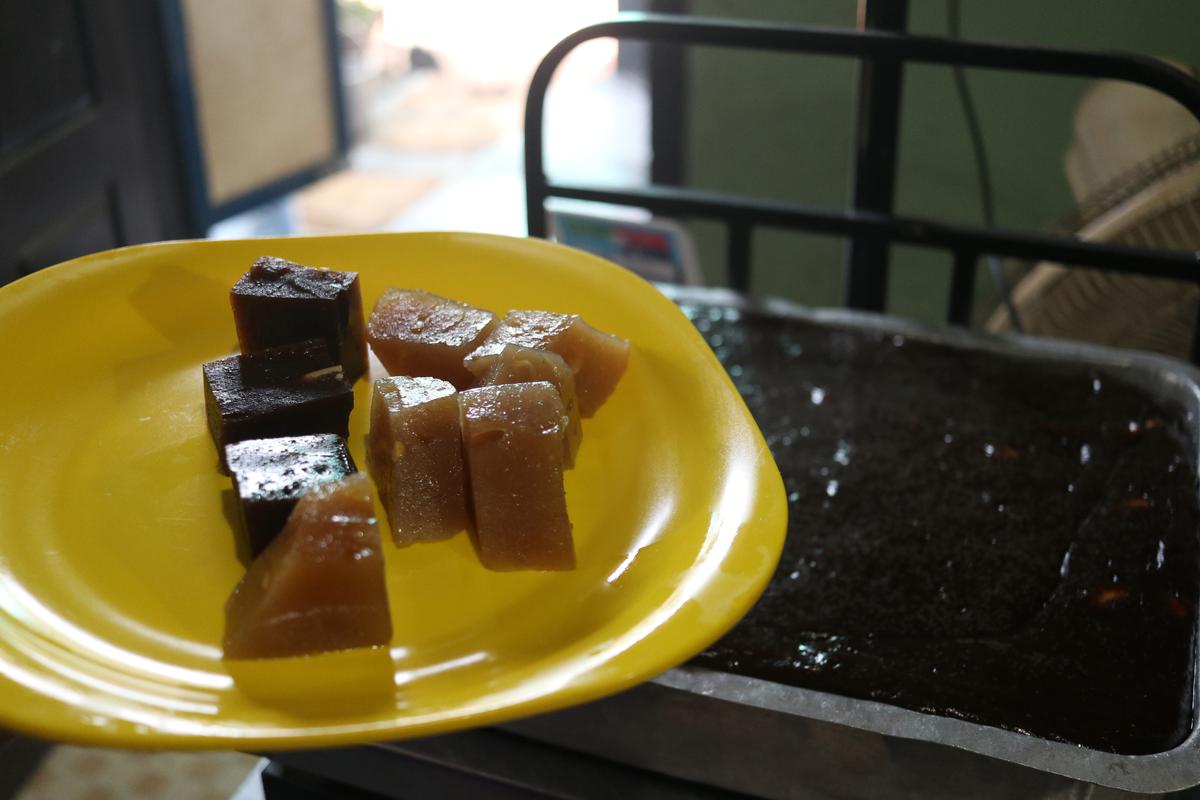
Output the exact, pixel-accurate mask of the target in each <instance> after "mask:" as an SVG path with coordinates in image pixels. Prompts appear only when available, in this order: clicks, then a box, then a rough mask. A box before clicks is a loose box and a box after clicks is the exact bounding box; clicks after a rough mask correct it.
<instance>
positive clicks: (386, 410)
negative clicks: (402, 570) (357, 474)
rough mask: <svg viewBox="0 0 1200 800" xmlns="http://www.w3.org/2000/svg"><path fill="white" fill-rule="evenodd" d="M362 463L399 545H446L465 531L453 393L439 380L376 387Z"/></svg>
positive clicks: (402, 380)
mask: <svg viewBox="0 0 1200 800" xmlns="http://www.w3.org/2000/svg"><path fill="white" fill-rule="evenodd" d="M374 388H375V391H374V395H373V396H372V399H371V432H370V434H369V436H368V437H367V461H368V464H369V466H370V469H371V474H372V475H373V476H374V478H375V483H376V485H377V486H378V487H379V492H380V494H381V495H382V497H383V504H384V507H385V508H387V513H388V521H389V523H390V524H391V529H392V537H393V538H394V539H395V541H396V544H398V545H406V544H411V543H413V542H421V541H435V540H438V539H446V538H449V537H451V536H453V535H454V534H456V533H458V532H459V531H461V530H466V529H467V528H468V527H469V526H470V514H469V512H468V511H467V478H466V471H465V469H464V467H463V452H462V432H461V429H460V428H459V422H458V393H457V392H456V391H455V389H454V386H453V385H452V384H450V383H448V382H447V381H443V380H440V379H438V378H409V377H403V376H399V377H392V378H383V379H382V380H378V381H375V387H374Z"/></svg>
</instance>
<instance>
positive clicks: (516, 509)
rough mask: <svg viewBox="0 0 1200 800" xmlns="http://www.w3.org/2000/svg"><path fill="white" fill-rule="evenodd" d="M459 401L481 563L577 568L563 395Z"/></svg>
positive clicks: (488, 390) (545, 387)
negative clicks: (568, 497) (568, 490)
mask: <svg viewBox="0 0 1200 800" xmlns="http://www.w3.org/2000/svg"><path fill="white" fill-rule="evenodd" d="M458 397H459V408H460V412H461V417H462V432H463V433H462V435H463V450H464V452H465V453H466V460H467V472H468V474H469V476H470V487H471V498H472V501H473V506H474V512H475V528H474V538H475V544H476V548H477V549H478V551H479V560H480V561H481V562H483V565H484V566H485V567H487V568H488V569H494V570H518V569H542V570H551V569H572V568H574V566H575V548H574V543H573V542H572V539H571V522H570V520H569V519H568V518H567V502H566V496H565V495H564V493H563V480H562V474H563V448H564V444H563V438H564V436H565V435H566V423H565V419H566V412H565V409H564V408H563V404H562V398H561V397H559V394H558V390H557V389H555V388H554V386H553V385H552V384H551V383H549V382H546V381H539V382H537V383H510V384H505V385H502V386H482V387H480V388H478V389H470V390H468V391H465V392H462V393H460V394H459V396H458Z"/></svg>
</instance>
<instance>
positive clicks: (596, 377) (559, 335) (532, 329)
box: [466, 311, 629, 417]
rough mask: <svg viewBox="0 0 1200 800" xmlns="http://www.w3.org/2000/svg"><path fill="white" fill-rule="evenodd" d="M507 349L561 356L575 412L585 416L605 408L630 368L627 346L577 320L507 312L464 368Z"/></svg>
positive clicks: (566, 315)
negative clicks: (568, 374)
mask: <svg viewBox="0 0 1200 800" xmlns="http://www.w3.org/2000/svg"><path fill="white" fill-rule="evenodd" d="M506 345H519V346H521V347H529V348H532V349H534V350H549V351H550V352H552V353H557V354H558V355H560V356H562V359H563V361H566V362H567V366H569V367H570V368H571V371H572V372H574V373H575V396H576V398H577V399H578V401H579V413H580V414H582V415H583V416H585V417H590V416H592V415H593V414H595V413H596V411H597V410H598V409H599V408H600V406H602V405H604V401H605V400H607V399H608V397H609V395H611V394H612V392H613V389H615V388H616V386H617V382H618V381H620V380H621V376H622V375H624V374H625V367H626V366H627V365H628V363H629V342H627V341H625V340H624V339H620V338H618V337H616V336H613V335H611V334H608V333H604V332H603V331H599V330H596V329H595V328H593V327H592V326H591V325H589V324H587V323H586V322H584V321H583V318H582V317H580V316H578V315H575V314H552V313H550V312H549V311H510V312H508V313H507V314H505V315H504V318H503V319H502V320H500V322H499V323H498V324H497V325H496V327H495V329H493V330H492V332H491V333H490V334H488V337H487V338H486V339H485V340H484V341H483V342H482V343H481V344H480V346H479V347H478V348H477V349H476V350H475V351H474V352H472V353H471V354H469V355H468V356H467V359H466V360H467V366H468V367H471V362H474V361H478V360H480V359H485V358H487V357H489V356H495V355H497V354H499V353H500V352H501V351H502V350H503V349H504V348H505V346H506Z"/></svg>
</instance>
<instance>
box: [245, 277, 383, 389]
mask: <svg viewBox="0 0 1200 800" xmlns="http://www.w3.org/2000/svg"><path fill="white" fill-rule="evenodd" d="M230 302H231V304H232V306H233V321H234V324H235V325H236V326H237V334H238V344H239V346H240V347H241V350H242V352H243V353H253V352H255V351H257V350H263V349H265V348H268V347H275V346H278V345H282V344H290V343H294V342H302V341H305V340H307V339H313V338H319V339H323V340H324V341H325V343H326V345H327V346H328V347H329V352H330V353H331V354H332V355H333V357H334V359H335V361H336V362H337V363H339V364H341V365H342V371H343V372H344V373H345V376H346V380H347V381H349V382H350V383H353V382H354V381H356V380H357V379H358V378H359V377H360V376H362V375H363V374H365V373H366V371H367V343H366V338H365V337H366V334H365V330H364V326H363V311H362V293H361V291H360V289H359V286H358V273H355V272H336V271H334V270H329V269H314V268H312V267H305V266H303V265H300V264H295V263H293V262H291V261H286V260H284V259H282V258H272V257H270V256H264V257H262V258H260V259H258V260H257V261H255V262H254V263H253V264H252V265H251V266H250V270H249V271H248V272H247V273H246V274H245V275H243V276H242V277H241V279H240V280H238V282H237V283H236V284H234V287H233V290H232V291H231V292H230Z"/></svg>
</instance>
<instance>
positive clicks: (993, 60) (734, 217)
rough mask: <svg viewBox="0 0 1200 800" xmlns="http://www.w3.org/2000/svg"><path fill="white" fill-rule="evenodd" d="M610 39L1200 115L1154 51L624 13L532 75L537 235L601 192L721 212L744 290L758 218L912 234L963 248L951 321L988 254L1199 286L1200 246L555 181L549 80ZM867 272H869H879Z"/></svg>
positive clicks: (1198, 88)
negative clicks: (972, 81)
mask: <svg viewBox="0 0 1200 800" xmlns="http://www.w3.org/2000/svg"><path fill="white" fill-rule="evenodd" d="M602 37H615V38H618V39H635V40H640V41H647V42H662V43H669V44H674V45H680V44H685V45H706V46H715V47H733V48H743V49H757V50H775V51H785V52H794V53H809V54H818V55H830V56H844V57H850V58H857V59H870V60H874V61H876V62H878V61H881V60H891V61H892V62H894V63H897V64H899V63H909V62H915V63H927V64H946V65H958V66H966V67H979V68H986V69H1003V70H1011V71H1018V72H1031V73H1040V74H1052V75H1074V76H1079V77H1088V78H1107V79H1112V80H1122V81H1129V82H1131V83H1137V84H1140V85H1142V86H1146V87H1149V88H1152V89H1156V90H1158V91H1159V92H1161V93H1163V94H1166V95H1167V96H1169V97H1171V98H1172V99H1174V100H1175V101H1176V102H1178V103H1180V104H1181V105H1182V106H1184V107H1185V108H1186V109H1187V110H1188V111H1190V112H1191V113H1192V115H1193V116H1194V117H1196V119H1197V120H1198V121H1200V81H1197V80H1196V79H1194V78H1192V77H1191V76H1190V75H1188V74H1187V73H1185V72H1183V71H1182V70H1179V69H1177V68H1175V67H1173V66H1171V65H1169V64H1167V63H1165V62H1162V61H1159V60H1156V59H1152V58H1146V57H1143V56H1137V55H1130V54H1123V53H1104V52H1092V51H1081V50H1067V49H1061V48H1049V47H1026V46H1012V45H998V44H988V43H982V42H967V41H961V40H957V39H953V40H952V39H942V38H938V37H930V36H913V35H908V34H898V33H890V32H883V31H875V30H841V29H828V28H816V27H808V26H785V25H774V24H769V25H768V24H761V23H750V22H740V21H729V20H710V19H698V18H687V17H675V16H668V15H653V14H641V15H625V16H622V17H620V18H618V19H616V20H613V21H611V22H604V23H599V24H596V25H591V26H588V27H586V28H582V29H581V30H579V31H576V32H575V33H573V34H571V35H569V36H567V37H566V38H565V39H563V40H562V41H561V42H559V43H558V44H557V45H555V46H554V48H552V49H551V50H550V52H549V53H548V54H547V55H546V57H545V58H544V59H543V60H542V62H541V64H539V66H538V68H537V70H536V72H535V73H534V76H533V79H532V81H531V82H530V87H529V93H528V97H527V101H526V106H525V191H526V211H527V215H528V216H527V220H528V226H529V233H530V235H532V236H545V235H546V232H547V231H546V217H545V201H546V199H547V198H549V197H564V198H576V199H581V200H596V201H599V202H605V203H615V204H620V205H629V206H640V207H642V208H646V209H648V210H650V211H652V212H654V213H659V214H669V215H673V216H678V217H703V218H709V219H716V220H722V221H724V222H726V224H728V225H730V226H731V227H730V247H729V250H730V256H731V263H730V278H731V281H733V282H734V284H735V288H739V289H741V290H745V289H746V288H748V287H749V285H750V276H749V264H748V259H749V252H750V247H749V243H750V241H751V239H752V236H753V231H754V228H756V227H759V226H767V227H782V228H791V229H798V230H808V231H815V232H819V233H827V234H833V235H839V236H843V237H846V238H848V239H849V240H850V242H851V249H852V251H854V250H855V249H857V251H858V252H860V253H861V252H863V251H862V247H863V246H864V243H867V242H871V241H876V242H883V243H885V244H884V246H885V247H886V246H887V245H890V244H895V243H906V244H916V245H924V246H929V247H935V248H940V249H943V250H947V251H949V252H951V253H953V254H954V255H955V268H954V279H953V281H952V291H951V297H950V303H949V304H948V308H947V318H948V320H949V321H950V322H952V323H954V324H965V323H966V322H967V321H968V320H969V318H970V311H971V294H972V290H973V285H974V264H975V263H976V262H977V260H978V259H979V258H980V257H982V256H1007V257H1013V258H1020V259H1027V260H1047V261H1057V262H1061V263H1064V264H1069V265H1075V266H1082V267H1091V268H1096V269H1104V270H1111V271H1115V272H1123V273H1131V274H1138V275H1150V276H1154V277H1160V278H1171V279H1175V280H1182V281H1190V282H1194V283H1200V268H1198V267H1200V264H1198V257H1200V253H1195V252H1179V251H1174V252H1169V251H1157V250H1146V249H1141V248H1132V247H1126V246H1120V245H1113V244H1097V243H1093V242H1085V241H1081V240H1079V239H1077V238H1075V237H1070V236H1053V235H1046V234H1038V233H1020V232H1013V231H1005V230H994V229H988V228H980V227H974V226H967V225H956V224H949V223H942V222H938V221H935V220H925V219H915V218H902V217H896V216H894V215H893V214H891V213H889V212H887V211H875V210H870V209H864V208H851V209H847V210H840V211H828V210H821V209H812V208H808V207H805V206H800V205H791V204H785V203H777V202H768V201H761V200H755V199H752V198H745V197H738V196H731V195H723V194H717V193H712V192H699V191H693V190H687V189H676V188H669V187H662V186H651V187H647V188H644V189H621V190H612V189H597V188H592V187H585V186H569V185H559V184H551V183H550V182H549V181H548V180H547V178H546V175H545V167H544V164H543V130H542V122H543V116H544V110H545V108H544V107H545V95H546V89H547V87H548V86H549V84H550V80H551V78H552V77H553V75H554V71H555V69H556V68H557V67H558V65H559V64H560V63H561V62H562V60H563V58H565V57H566V55H567V54H568V53H570V52H571V51H572V50H574V49H575V48H576V47H577V46H579V45H580V44H582V43H583V42H586V41H589V40H591V39H597V38H602ZM893 175H894V172H893ZM735 229H736V230H735ZM869 249H870V246H869V245H868V251H869ZM743 259H745V260H746V262H747V263H746V264H744V265H743V264H740V263H739V261H741V260H743ZM863 259H864V260H863V262H862V263H863V265H864V268H867V267H868V266H869V265H866V262H865V256H864V257H863ZM880 263H882V262H880ZM743 269H744V270H745V274H744V275H743ZM858 274H859V275H863V274H866V275H870V274H871V272H867V273H861V272H860V273H858ZM876 277H878V276H876ZM865 282H866V279H865V278H863V279H861V280H860V279H859V278H858V277H855V284H856V286H857V285H860V284H862V283H865ZM885 290H886V286H885V285H883V284H882V283H880V284H878V285H876V286H875V287H874V288H873V289H871V290H870V292H868V290H866V289H862V290H861V292H860V291H858V290H856V291H855V292H853V293H851V295H850V297H849V298H848V299H849V300H850V301H851V302H850V304H851V306H852V307H863V306H868V307H871V308H875V307H877V306H881V302H880V297H881V296H882V294H883V292H884V291H885ZM1192 358H1193V361H1198V359H1200V317H1198V326H1197V330H1196V333H1195V337H1194V345H1193V350H1192ZM1198 363H1200V361H1198Z"/></svg>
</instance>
